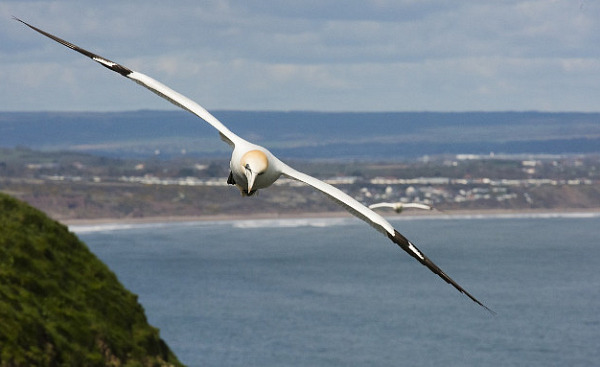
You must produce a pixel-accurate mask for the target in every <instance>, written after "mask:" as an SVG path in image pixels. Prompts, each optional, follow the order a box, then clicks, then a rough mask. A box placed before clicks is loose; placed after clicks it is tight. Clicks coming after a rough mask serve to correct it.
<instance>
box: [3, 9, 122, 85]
mask: <svg viewBox="0 0 600 367" xmlns="http://www.w3.org/2000/svg"><path fill="white" fill-rule="evenodd" d="M13 19H15V20H17V21H19V22H21V23H23V24H25V25H26V26H27V27H29V28H31V29H33V30H34V31H36V32H38V33H40V34H43V35H44V36H46V37H48V38H50V39H52V40H54V41H56V42H58V43H60V44H61V45H63V46H65V47H68V48H70V49H71V50H73V51H77V52H79V53H80V54H82V55H84V56H87V57H89V58H90V59H92V60H94V61H96V62H97V63H99V64H100V65H102V66H104V67H106V68H108V69H110V70H112V71H114V72H117V73H119V74H121V75H123V76H125V77H126V76H128V75H129V74H131V73H132V72H133V71H132V70H130V69H128V68H126V67H125V66H123V65H120V64H118V63H116V62H114V61H111V60H109V59H107V58H104V57H102V56H100V55H96V54H95V53H93V52H90V51H88V50H86V49H83V48H81V47H79V46H77V45H75V44H73V43H71V42H68V41H65V40H64V39H62V38H59V37H56V36H55V35H53V34H50V33H48V32H46V31H44V30H41V29H40V28H37V27H35V26H33V25H31V24H29V23H27V22H26V21H24V20H21V19H19V18H17V17H15V16H14V15H13Z"/></svg>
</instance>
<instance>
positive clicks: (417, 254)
mask: <svg viewBox="0 0 600 367" xmlns="http://www.w3.org/2000/svg"><path fill="white" fill-rule="evenodd" d="M14 19H15V20H17V21H19V22H21V23H23V24H25V25H26V26H28V27H29V28H31V29H33V30H35V31H36V32H39V33H41V34H43V35H44V36H46V37H49V38H51V39H53V40H54V41H56V42H58V43H60V44H62V45H64V46H66V47H68V48H70V49H72V50H74V51H77V52H79V53H80V54H83V55H85V56H87V57H89V58H91V59H92V60H94V61H96V62H97V63H99V64H100V65H102V66H104V67H106V68H108V69H110V70H112V71H114V72H117V73H119V74H121V75H122V76H124V77H126V78H128V79H131V80H133V81H134V82H136V83H138V84H140V85H141V86H143V87H145V88H147V89H149V90H151V91H152V92H154V93H156V94H158V95H159V96H160V97H162V98H164V99H166V100H167V101H169V102H171V103H173V104H174V105H176V106H179V107H181V108H183V109H184V110H187V111H189V112H191V113H193V114H194V115H196V116H198V117H200V118H201V119H203V120H204V121H206V122H207V123H209V124H211V125H212V126H213V127H214V128H215V129H217V130H218V131H219V134H220V136H221V139H222V140H223V141H225V142H226V143H227V144H229V145H230V146H231V148H232V149H233V153H232V154H231V161H230V168H231V173H230V174H229V178H228V179H227V183H229V184H232V185H236V186H237V187H238V188H239V189H240V191H241V193H242V195H244V196H252V195H253V194H254V193H256V191H257V190H260V189H264V188H266V187H269V186H270V185H271V184H273V182H275V181H276V180H277V179H278V178H279V177H281V176H285V177H289V178H292V179H295V180H298V181H301V182H304V183H305V184H308V185H310V186H312V187H314V188H315V189H317V190H319V191H321V192H323V193H324V194H325V195H327V196H329V197H330V198H331V199H333V200H334V201H336V202H337V203H338V204H340V205H341V206H343V207H344V208H345V209H346V210H347V211H349V212H350V213H352V214H353V215H355V216H356V217H358V218H360V219H362V220H363V221H365V222H366V223H368V224H369V225H371V226H372V227H373V228H375V229H376V230H377V231H379V232H381V233H383V234H384V235H385V236H387V237H388V238H389V239H390V240H391V241H392V242H394V243H395V244H397V245H398V246H400V247H401V248H402V249H403V250H404V251H406V252H407V253H408V254H409V255H410V256H412V257H414V258H415V259H416V260H417V261H419V262H420V263H421V264H423V265H424V266H426V267H427V268H429V269H430V270H431V271H432V272H434V273H435V274H437V275H438V276H440V277H441V278H442V279H443V280H445V281H446V282H447V283H449V284H451V285H452V286H453V287H454V288H456V289H457V290H458V291H460V292H461V293H464V294H465V295H466V296H468V297H469V298H470V299H471V300H473V301H474V302H476V303H477V304H478V305H480V306H482V307H484V308H485V309H487V310H488V311H490V312H493V311H492V310H490V309H489V308H488V307H487V306H485V305H484V304H483V303H481V302H480V301H479V300H477V299H476V298H475V297H473V296H472V295H471V294H470V293H469V292H467V291H466V290H465V289H464V288H462V287H461V286H460V285H459V284H458V283H456V282H455V281H454V280H452V278H450V277H449V276H448V275H446V273H444V272H443V271H442V269H440V268H439V267H438V266H437V265H435V264H434V263H433V262H432V261H431V260H430V259H429V258H428V257H427V256H425V254H423V253H422V252H421V251H420V250H419V249H418V248H417V247H416V246H415V245H414V244H413V243H412V242H410V241H409V240H407V239H406V237H404V236H403V235H402V234H400V233H399V232H398V231H397V230H395V229H394V227H393V226H392V225H391V224H390V223H389V222H388V221H386V220H385V219H383V217H381V216H380V215H379V214H377V213H375V212H374V211H372V210H371V209H369V208H367V207H366V206H364V205H362V204H361V203H359V202H358V201H356V200H355V199H353V198H352V197H350V196H349V195H347V194H345V193H344V192H342V191H341V190H339V189H337V188H335V187H333V186H331V185H329V184H327V183H325V182H323V181H321V180H318V179H316V178H314V177H312V176H309V175H307V174H304V173H302V172H299V171H297V170H295V169H293V168H291V167H290V166H288V165H287V164H285V163H283V162H282V161H280V160H279V159H278V158H277V157H275V156H274V155H273V154H272V153H271V152H269V151H268V150H267V149H265V148H263V147H261V146H259V145H256V144H252V143H250V142H248V141H246V140H244V139H242V138H240V137H239V136H237V135H236V134H234V133H233V132H231V131H230V130H229V129H228V128H227V127H226V126H225V125H223V124H222V123H221V122H220V121H219V120H217V119H216V118H215V117H214V116H213V115H211V114H210V113H209V112H208V111H206V110H205V109H204V108H203V107H202V106H200V105H199V104H197V103H196V102H194V101H192V100H190V99H189V98H187V97H185V96H183V95H181V94H179V93H178V92H175V91H174V90H172V89H171V88H169V87H167V86H165V85H164V84H162V83H160V82H158V81H156V80H154V79H153V78H151V77H149V76H147V75H144V74H142V73H139V72H137V71H134V70H131V69H129V68H127V67H125V66H123V65H120V64H118V63H116V62H114V61H110V60H108V59H106V58H104V57H102V56H99V55H96V54H94V53H92V52H90V51H87V50H84V49H83V48H81V47H79V46H76V45H74V44H72V43H70V42H67V41H65V40H63V39H61V38H58V37H56V36H54V35H52V34H50V33H48V32H45V31H43V30H41V29H39V28H36V27H34V26H32V25H31V24H28V23H27V22H25V21H23V20H21V19H19V18H16V17H15V18H14Z"/></svg>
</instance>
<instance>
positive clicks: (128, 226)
mask: <svg viewBox="0 0 600 367" xmlns="http://www.w3.org/2000/svg"><path fill="white" fill-rule="evenodd" d="M202 223H207V224H208V223H209V222H200V221H189V222H157V223H103V224H81V225H71V226H69V230H70V231H71V232H73V233H76V234H81V233H94V232H116V231H125V230H137V229H149V228H152V229H154V228H167V227H169V228H172V227H177V226H179V227H183V226H190V225H200V224H202Z"/></svg>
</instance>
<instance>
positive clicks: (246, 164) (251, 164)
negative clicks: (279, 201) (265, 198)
mask: <svg viewBox="0 0 600 367" xmlns="http://www.w3.org/2000/svg"><path fill="white" fill-rule="evenodd" d="M240 163H241V165H242V168H243V169H244V173H245V174H246V178H247V179H248V188H247V190H248V191H247V194H248V195H252V194H253V193H254V191H256V190H254V191H252V187H253V186H254V181H255V180H256V177H258V176H260V175H262V174H263V173H265V172H266V171H267V169H268V168H269V160H268V159H267V155H266V154H265V153H264V152H262V151H260V150H251V151H249V152H248V153H246V154H244V155H243V156H242V159H241V162H240Z"/></svg>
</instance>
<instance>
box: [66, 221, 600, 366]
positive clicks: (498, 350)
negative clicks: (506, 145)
mask: <svg viewBox="0 0 600 367" xmlns="http://www.w3.org/2000/svg"><path fill="white" fill-rule="evenodd" d="M391 221H392V224H394V226H395V227H396V228H397V229H398V230H399V231H400V232H401V233H403V234H404V235H405V236H407V237H408V238H409V239H411V240H412V241H413V242H414V243H415V244H416V245H417V246H418V247H419V248H420V249H421V250H422V251H423V252H424V253H425V254H426V255H428V256H429V257H430V258H431V259H432V260H433V261H434V262H435V263H436V264H437V265H438V266H440V267H441V268H442V269H443V270H444V271H445V272H446V273H447V274H448V275H450V276H451V277H452V278H453V279H454V280H456V281H457V282H458V283H459V284H460V285H462V286H463V287H464V288H465V289H466V290H468V291H469V292H470V293H471V294H473V295H474V296H475V297H477V298H478V299H479V300H481V301H482V302H483V303H485V304H486V305H487V306H488V307H490V308H491V309H493V310H494V311H495V312H496V315H492V314H490V313H489V312H487V311H486V310H485V309H483V308H482V307H480V306H478V305H477V304H475V303H474V302H472V301H471V300H469V299H468V298H467V297H466V296H464V295H462V294H460V293H459V292H457V291H456V290H455V289H454V288H452V287H451V286H450V285H448V284H446V283H445V282H444V281H443V280H441V279H440V278H439V277H438V276H437V275H434V274H433V273H431V272H430V271H429V270H428V269H427V268H425V267H424V266H422V265H421V264H419V263H418V262H416V261H415V260H414V259H413V258H411V257H409V256H408V255H407V254H406V253H404V252H403V251H402V250H401V249H400V248H398V247H397V246H396V245H394V244H393V243H391V242H390V241H389V240H388V239H387V238H385V237H384V236H382V235H381V234H379V233H378V232H376V231H374V230H372V229H371V228H370V227H369V226H367V225H366V224H364V223H362V222H360V221H358V220H355V219H353V218H338V219H282V220H256V221H230V222H228V221H223V222H185V223H162V224H136V225H124V224H114V225H102V226H78V227H71V230H72V231H74V232H75V233H76V234H77V235H78V236H79V237H80V238H81V239H82V240H83V241H84V242H85V243H86V244H87V245H88V246H89V247H90V249H91V250H92V251H93V252H94V253H95V254H96V255H97V256H98V257H99V258H100V259H102V260H103V261H104V262H106V263H107V264H108V266H109V267H110V268H111V269H112V270H113V271H114V272H115V273H116V274H117V276H118V277H119V279H120V281H121V282H122V283H123V284H124V285H125V286H126V287H127V288H128V289H130V290H131V291H132V292H134V293H136V294H137V295H138V296H139V301H140V303H141V304H142V305H143V306H144V308H145V310H146V314H147V316H148V319H149V322H150V323H151V324H152V325H154V326H155V327H157V328H159V329H160V332H161V337H162V338H163V339H164V340H165V341H166V342H167V344H168V345H169V346H170V347H171V349H172V350H173V351H174V352H175V354H176V355H177V356H178V357H179V359H180V360H181V361H182V362H183V363H185V364H186V365H188V366H436V367H437V366H593V365H598V363H599V361H600V348H599V340H600V272H599V269H600V241H599V239H600V236H599V234H600V229H599V228H600V213H591V214H589V213H588V214H577V213H575V214H553V215H533V216H531V215H506V216H463V217H455V216H436V217H426V218H423V217H409V216H407V217H405V216H398V217H393V218H392V220H391Z"/></svg>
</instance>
